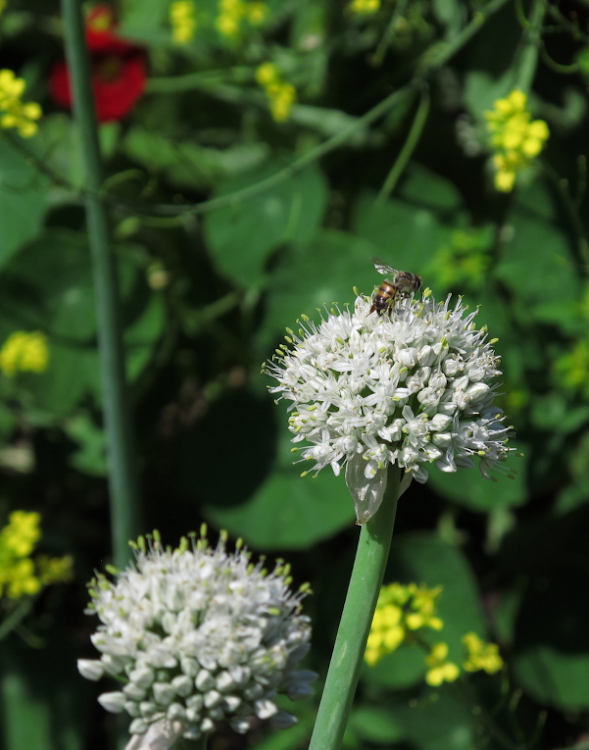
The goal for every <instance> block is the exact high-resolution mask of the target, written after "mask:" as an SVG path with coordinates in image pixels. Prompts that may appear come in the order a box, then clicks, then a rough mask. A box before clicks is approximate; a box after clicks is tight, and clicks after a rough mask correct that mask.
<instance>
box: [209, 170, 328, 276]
mask: <svg viewBox="0 0 589 750" xmlns="http://www.w3.org/2000/svg"><path fill="white" fill-rule="evenodd" d="M287 167H288V162H287V161H286V160H285V161H281V160H279V159H277V158H274V159H272V160H271V161H268V162H266V163H265V164H263V165H262V166H260V167H258V168H256V169H252V170H250V171H248V172H247V173H242V174H240V175H238V176H235V177H231V178H228V179H227V180H225V181H224V182H223V183H222V186H221V188H220V189H219V190H218V191H217V193H216V196H215V197H221V196H224V195H230V194H232V193H235V192H237V191H239V190H245V189H247V188H254V187H255V186H256V185H258V184H260V183H262V182H263V181H264V180H266V179H268V178H270V177H272V176H273V175H275V174H276V173H278V172H280V171H281V170H283V169H285V168H287ZM326 201H327V184H326V181H325V177H324V176H323V174H322V173H321V171H320V170H319V168H318V167H317V166H314V165H312V166H309V167H305V169H303V170H301V171H300V172H295V173H294V174H292V175H291V176H290V177H287V178H285V179H284V180H283V181H282V182H280V184H277V185H276V186H274V187H273V188H271V189H269V190H265V191H264V192H262V193H260V194H259V195H257V196H255V197H254V198H250V199H247V200H241V199H239V198H238V199H236V200H235V201H234V202H233V203H232V204H231V205H229V206H226V207H224V208H219V209H217V210H215V211H213V212H211V213H210V214H207V215H206V216H205V220H204V232H205V238H206V240H207V243H208V246H209V250H210V252H211V254H212V256H213V258H214V260H215V264H216V265H217V267H218V269H219V271H220V272H221V273H222V274H224V275H225V276H227V277H231V278H233V279H234V280H235V281H236V282H238V283H239V284H240V285H242V286H260V285H261V284H262V283H263V281H264V278H265V266H266V262H267V260H268V258H269V256H270V254H271V253H272V251H273V250H275V249H276V248H277V247H278V246H279V245H280V244H281V243H284V242H304V241H306V240H309V239H310V238H311V237H312V236H313V235H314V233H315V232H316V231H317V229H318V227H319V224H320V222H321V220H322V217H323V213H324V210H325V206H326Z"/></svg>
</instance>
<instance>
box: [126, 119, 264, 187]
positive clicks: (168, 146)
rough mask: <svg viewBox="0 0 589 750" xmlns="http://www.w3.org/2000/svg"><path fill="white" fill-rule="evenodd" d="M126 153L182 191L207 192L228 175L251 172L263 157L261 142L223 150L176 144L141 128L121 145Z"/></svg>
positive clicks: (237, 144) (185, 143)
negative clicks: (190, 189)
mask: <svg viewBox="0 0 589 750" xmlns="http://www.w3.org/2000/svg"><path fill="white" fill-rule="evenodd" d="M124 150H125V152H126V154H127V155H128V156H129V157H130V158H131V159H134V160H135V161H137V162H139V163H140V164H142V165H143V166H144V167H147V168H148V169H149V170H150V172H154V171H157V170H160V171H162V172H163V177H164V178H165V179H167V180H169V181H170V182H172V183H173V184H174V185H177V186H178V187H181V188H193V189H194V188H196V189H200V190H202V189H209V188H210V187H212V186H213V185H214V184H216V183H217V182H218V181H219V180H220V179H222V178H226V177H227V176H228V175H232V174H235V173H239V172H243V171H245V170H249V169H252V168H253V167H255V166H256V165H258V164H259V163H260V162H261V161H262V160H263V159H264V158H265V156H266V154H267V152H268V148H267V147H266V146H265V145H264V144H261V143H246V144H243V143H236V144H234V145H233V146H230V147H229V148H225V149H215V148H204V147H202V146H199V145H197V144H195V143H190V142H182V141H181V142H176V141H172V140H170V139H169V138H166V137H165V136H163V135H161V134H160V133H153V132H149V131H147V130H145V129H143V128H140V127H134V128H132V129H131V130H130V131H129V133H128V134H127V136H126V138H125V142H124Z"/></svg>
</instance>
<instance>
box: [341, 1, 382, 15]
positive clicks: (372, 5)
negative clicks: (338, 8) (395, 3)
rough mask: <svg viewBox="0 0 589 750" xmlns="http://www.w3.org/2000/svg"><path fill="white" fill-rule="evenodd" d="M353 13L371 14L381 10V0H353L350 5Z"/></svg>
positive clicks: (349, 7)
mask: <svg viewBox="0 0 589 750" xmlns="http://www.w3.org/2000/svg"><path fill="white" fill-rule="evenodd" d="M348 9H349V10H350V12H351V13H358V14H366V15H368V14H370V13H376V12H377V11H378V10H380V0H352V2H351V3H350V4H349V5H348Z"/></svg>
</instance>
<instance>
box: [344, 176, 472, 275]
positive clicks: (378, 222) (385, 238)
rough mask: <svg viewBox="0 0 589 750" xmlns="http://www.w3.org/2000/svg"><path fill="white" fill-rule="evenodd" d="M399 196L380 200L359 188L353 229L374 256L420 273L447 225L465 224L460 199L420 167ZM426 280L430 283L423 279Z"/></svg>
mask: <svg viewBox="0 0 589 750" xmlns="http://www.w3.org/2000/svg"><path fill="white" fill-rule="evenodd" d="M397 195H398V197H394V198H390V199H388V200H387V201H384V202H380V201H378V200H377V199H376V195H375V194H374V193H372V192H370V191H364V192H362V193H361V194H360V196H359V198H358V200H357V201H356V204H355V206H354V209H353V215H352V228H353V230H354V232H355V233H356V234H358V235H359V236H360V237H362V238H363V239H365V240H368V241H369V242H370V243H371V244H372V255H376V256H379V257H381V258H382V259H383V260H384V261H386V262H387V263H390V264H391V265H392V266H393V267H394V268H399V269H401V270H405V271H412V272H413V273H420V274H423V272H424V270H425V269H426V268H427V267H428V266H430V265H431V262H432V259H433V257H434V254H435V252H436V250H437V248H438V247H439V246H440V245H441V243H442V242H443V241H444V240H445V238H446V237H447V235H448V232H449V231H451V229H450V228H451V227H452V228H455V227H456V224H457V223H463V217H462V211H463V209H462V201H461V198H460V195H459V193H458V191H457V190H456V188H455V187H454V186H453V185H452V184H451V183H450V182H448V181H447V180H445V179H443V178H442V177H439V176H438V175H436V174H434V173H433V172H429V171H428V170H426V169H423V168H413V169H411V170H410V171H409V172H408V174H407V176H406V177H405V179H404V181H403V183H402V185H401V187H400V189H399V192H398V194H397ZM424 284H425V286H428V284H429V280H428V279H427V278H425V279H424ZM432 284H433V281H432Z"/></svg>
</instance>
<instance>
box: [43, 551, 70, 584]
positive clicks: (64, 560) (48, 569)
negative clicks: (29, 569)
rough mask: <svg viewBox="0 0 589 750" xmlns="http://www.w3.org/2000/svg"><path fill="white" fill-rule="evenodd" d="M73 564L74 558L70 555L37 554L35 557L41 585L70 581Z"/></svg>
mask: <svg viewBox="0 0 589 750" xmlns="http://www.w3.org/2000/svg"><path fill="white" fill-rule="evenodd" d="M73 564H74V560H73V558H72V556H71V555H65V556H64V557H49V556H48V555H39V557H38V558H37V567H38V569H39V578H40V580H41V583H42V584H43V586H48V585H49V584H50V583H67V582H68V581H71V580H72V575H73V573H72V569H73Z"/></svg>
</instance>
